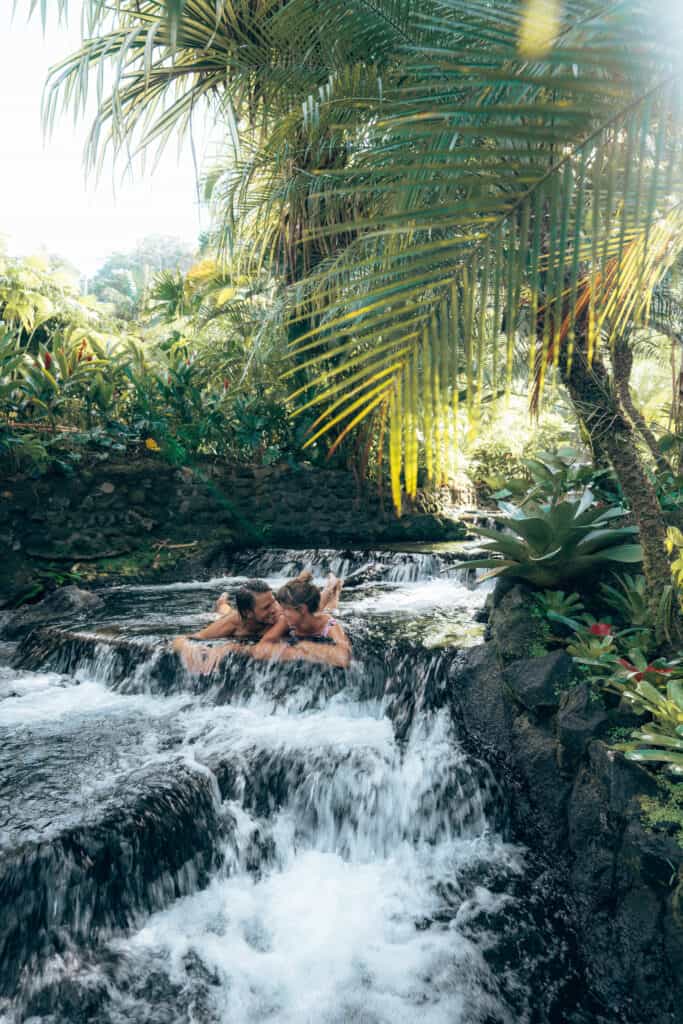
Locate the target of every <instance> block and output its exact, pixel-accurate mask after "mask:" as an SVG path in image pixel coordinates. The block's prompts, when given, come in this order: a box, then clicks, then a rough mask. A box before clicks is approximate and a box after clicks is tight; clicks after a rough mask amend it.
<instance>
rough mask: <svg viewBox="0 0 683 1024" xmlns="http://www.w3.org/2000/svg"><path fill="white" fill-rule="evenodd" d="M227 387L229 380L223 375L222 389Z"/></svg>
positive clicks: (225, 389)
mask: <svg viewBox="0 0 683 1024" xmlns="http://www.w3.org/2000/svg"><path fill="white" fill-rule="evenodd" d="M229 387H230V381H229V380H228V378H227V377H225V378H224V379H223V390H224V391H227V390H228V388H229Z"/></svg>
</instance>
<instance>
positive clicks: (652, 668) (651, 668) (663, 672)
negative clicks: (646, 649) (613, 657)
mask: <svg viewBox="0 0 683 1024" xmlns="http://www.w3.org/2000/svg"><path fill="white" fill-rule="evenodd" d="M617 661H618V663H619V664H620V665H621V667H622V668H625V669H626V670H627V672H633V673H634V676H633V678H634V680H635V682H636V683H639V682H640V681H641V679H643V678H644V677H645V676H646V675H647V673H648V672H654V673H655V674H656V675H660V676H668V675H670V673H671V672H673V669H672V668H657V666H656V665H646V666H645V668H644V669H642V670H641V671H640V672H639V671H638V670H637V668H636V666H635V665H632V664H631V662H630V661H627V660H626V658H617Z"/></svg>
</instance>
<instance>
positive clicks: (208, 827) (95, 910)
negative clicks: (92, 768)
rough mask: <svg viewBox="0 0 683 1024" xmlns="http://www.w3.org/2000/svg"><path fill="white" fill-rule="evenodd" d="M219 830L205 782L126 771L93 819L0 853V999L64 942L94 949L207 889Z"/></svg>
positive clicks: (168, 769)
mask: <svg viewBox="0 0 683 1024" xmlns="http://www.w3.org/2000/svg"><path fill="white" fill-rule="evenodd" d="M221 831H222V823H221V820H220V818H219V815H218V809H217V802H216V799H215V796H214V793H213V790H212V782H211V779H210V777H209V776H208V775H207V774H206V773H203V772H200V771H191V770H190V769H189V768H187V767H186V766H185V765H183V764H182V762H180V761H176V762H173V763H169V762H166V763H164V764H163V765H160V766H159V768H158V769H156V774H155V771H154V770H151V771H150V770H140V771H137V772H133V773H131V775H130V776H129V778H128V779H127V780H126V781H125V782H124V783H123V784H122V785H121V788H120V790H119V791H118V792H117V794H116V798H115V801H114V802H112V805H111V807H109V808H104V809H103V810H102V812H101V813H100V814H98V815H97V816H96V817H95V819H94V820H93V821H91V822H90V821H84V822H79V823H78V824H74V825H73V826H71V827H69V826H68V825H66V826H64V827H63V828H61V829H59V830H58V831H56V833H55V834H54V835H52V836H51V837H49V838H42V839H36V840H31V841H27V842H20V843H19V844H18V845H9V846H6V847H5V848H4V849H2V850H0V904H1V905H2V917H1V922H0V963H1V964H2V970H1V971H0V992H1V993H2V994H4V995H8V996H12V995H13V993H14V991H15V989H16V987H17V985H18V984H19V983H20V980H21V979H20V975H21V974H22V972H24V973H25V972H27V971H28V972H29V973H30V967H31V964H33V963H35V962H36V959H37V958H38V959H42V958H43V957H44V956H45V955H47V954H49V953H50V952H53V951H59V950H60V949H61V948H62V946H63V943H64V937H65V936H66V935H67V934H68V936H69V938H70V941H77V942H86V943H92V942H96V941H97V939H98V937H99V935H100V934H101V933H103V932H104V933H109V932H110V931H111V930H112V929H121V928H127V927H129V926H130V925H131V924H132V923H133V922H134V921H135V920H136V919H138V917H139V915H141V914H149V913H150V912H152V911H153V910H158V909H160V908H161V907H163V906H165V905H167V904H168V902H169V901H170V900H172V899H175V898H177V897H178V896H181V895H184V894H185V893H188V892H191V891H193V890H194V889H196V888H197V887H200V886H202V885H206V884H207V882H208V878H209V872H210V870H211V869H212V868H214V867H215V866H216V865H217V863H219V860H220V857H219V854H218V848H219V844H218V840H219V837H220V835H221Z"/></svg>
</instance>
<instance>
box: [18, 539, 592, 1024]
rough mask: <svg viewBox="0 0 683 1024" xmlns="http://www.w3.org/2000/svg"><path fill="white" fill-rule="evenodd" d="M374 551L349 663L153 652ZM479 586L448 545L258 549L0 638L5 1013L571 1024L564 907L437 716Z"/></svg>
mask: <svg viewBox="0 0 683 1024" xmlns="http://www.w3.org/2000/svg"><path fill="white" fill-rule="evenodd" d="M368 560H370V561H372V562H373V563H374V565H375V568H374V570H373V572H372V573H367V572H366V573H365V576H366V577H368V578H367V579H365V580H364V581H363V579H364V574H363V571H361V572H360V573H358V575H357V577H356V581H355V582H356V583H357V584H358V585H356V586H353V587H349V589H347V590H345V591H344V593H343V595H342V601H341V608H340V618H341V619H342V621H343V622H344V624H345V625H346V627H347V630H348V632H349V634H350V635H351V637H352V639H353V643H354V654H355V660H354V664H353V665H352V667H351V669H350V670H349V671H348V672H346V673H345V672H342V671H340V670H333V669H325V668H321V667H314V666H308V665H292V664H289V665H281V666H268V665H263V664H256V663H250V662H247V661H245V660H243V659H240V658H233V659H229V660H228V662H226V664H225V665H224V666H223V667H222V669H221V670H220V671H219V672H218V673H217V674H216V676H215V677H197V676H188V675H187V674H186V673H185V672H184V671H183V670H182V669H181V668H180V667H179V665H178V664H177V661H176V659H175V657H174V656H173V655H171V654H169V653H168V644H167V639H168V637H169V636H170V635H173V634H174V633H178V632H189V631H191V630H194V629H196V628H197V627H198V626H199V625H200V624H201V623H203V622H206V621H207V620H208V617H209V612H210V608H211V604H212V602H213V600H214V599H215V596H216V594H217V593H218V592H220V591H221V590H223V589H228V590H230V588H231V587H232V586H233V585H234V584H235V583H236V582H237V580H238V578H240V577H242V576H244V575H264V576H268V578H269V579H271V580H272V581H273V583H274V584H276V583H277V582H278V581H279V580H280V579H284V578H286V577H287V576H288V575H290V574H292V573H294V572H297V571H299V569H301V568H302V566H303V564H306V563H308V564H312V565H313V567H314V569H315V571H316V572H318V573H323V572H324V571H327V570H328V569H333V570H336V571H338V572H340V573H344V574H348V573H353V572H354V571H358V570H362V569H363V566H364V563H366V562H367V561H368ZM370 577H371V578H370ZM359 580H360V581H361V582H359ZM351 582H352V583H353V582H354V580H353V577H352V580H351ZM470 583H471V581H470ZM483 596H484V595H483V593H482V592H481V591H479V590H474V589H473V588H472V586H471V585H470V584H468V581H467V579H466V577H465V576H464V575H463V574H461V573H460V574H458V573H456V572H455V571H454V570H453V568H452V558H451V557H450V556H449V555H447V554H444V555H428V556H420V555H418V554H414V553H408V554H405V553H404V554H400V553H379V554H373V555H372V556H368V555H361V554H358V553H353V552H347V553H343V554H337V553H335V552H320V553H316V552H304V553H296V552H266V553H265V554H261V555H254V556H243V557H242V558H241V559H240V560H239V562H237V563H236V564H235V565H234V566H233V567H232V570H231V574H229V575H226V576H224V577H221V578H220V579H215V580H209V581H203V582H196V581H195V582H186V583H178V584H173V585H169V586H156V587H153V586H146V587H134V586H131V587H119V588H112V589H111V590H110V591H109V592H107V593H106V594H105V604H104V607H103V608H102V610H101V611H99V612H98V613H97V615H96V616H92V615H91V616H90V618H89V619H88V620H87V621H72V622H64V623H58V624H56V625H55V626H52V627H50V628H48V629H42V630H40V629H39V630H36V631H35V632H34V633H33V634H32V635H31V636H29V637H28V638H27V639H26V640H24V641H23V642H22V643H21V645H19V647H18V648H17V649H12V648H11V646H9V645H5V647H4V648H3V651H2V657H4V659H5V664H4V665H0V738H1V739H2V743H3V751H4V755H5V756H4V758H3V760H4V764H5V767H4V769H3V774H2V777H1V779H0V796H1V797H2V805H1V806H2V810H1V811H0V896H1V897H2V908H3V909H2V915H3V918H2V922H1V923H0V964H1V967H0V1021H2V1022H3V1024H19V1022H22V1024H39V1022H40V1024H81V1022H82V1024H155V1022H159V1024H161V1022H163V1024H176V1022H177V1024H181V1022H182V1024H252V1022H253V1024H257V1022H258V1024H260V1022H273V1024H347V1022H348V1024H389V1022H390V1024H404V1022H405V1024H414V1022H416V1021H418V1020H419V1021H421V1022H424V1024H459V1022H462V1024H508V1022H510V1024H512V1022H515V1024H518V1022H529V1024H532V1022H533V1021H539V1022H540V1021H546V1020H548V1021H550V1020H555V1021H558V1022H559V1021H564V1020H568V1019H569V1017H568V1016H566V1015H565V1014H566V1013H568V1012H569V1011H568V1010H567V1007H568V1003H567V996H566V992H565V988H566V983H567V979H568V978H569V977H570V976H571V973H572V971H573V969H574V968H573V965H572V961H571V949H570V945H571V943H570V941H569V939H568V937H567V936H568V935H569V933H568V932H566V934H565V932H563V928H564V924H563V923H562V908H561V907H560V906H559V905H558V906H555V905H554V903H553V897H552V895H550V896H549V894H548V892H547V891H545V890H543V885H542V882H541V881H539V874H538V870H537V869H532V868H531V867H530V857H529V854H528V852H527V851H526V850H524V849H523V848H521V847H519V846H517V845H514V844H513V843H511V842H510V841H509V837H508V829H507V817H506V797H505V791H504V786H503V785H502V783H501V780H498V779H496V778H495V777H494V773H493V772H492V771H491V770H490V768H489V767H488V766H487V765H486V764H485V763H484V762H483V761H481V760H479V759H478V758H476V757H473V756H472V755H471V754H467V753H465V751H464V750H463V748H462V747H461V745H460V742H459V739H458V731H457V725H456V723H455V721H454V719H453V715H452V710H451V701H450V697H451V694H450V692H449V666H450V665H451V664H452V661H453V659H454V658H455V657H457V653H456V648H457V647H458V646H460V647H462V646H463V645H465V644H469V643H472V642H476V640H477V639H478V638H479V637H480V635H481V628H482V627H480V626H478V625H477V624H476V623H475V620H474V613H475V611H476V610H477V608H478V607H479V606H480V605H481V603H482V601H483ZM11 666H14V667H11ZM571 1019H572V1020H573V1019H576V1020H578V1019H579V1018H578V1017H576V1018H574V1017H572V1018H571ZM580 1019H581V1020H583V1019H584V1018H583V1017H581V1018H580Z"/></svg>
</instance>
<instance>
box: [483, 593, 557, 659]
mask: <svg viewBox="0 0 683 1024" xmlns="http://www.w3.org/2000/svg"><path fill="white" fill-rule="evenodd" d="M492 604H493V608H494V609H495V612H496V614H495V615H492V616H491V619H490V634H491V639H492V641H493V643H494V644H495V647H496V651H497V652H498V656H499V657H500V658H501V659H502V660H503V661H504V662H508V661H517V660H518V659H519V658H524V657H528V656H529V655H530V654H532V653H533V652H534V645H539V646H540V647H541V648H542V647H544V646H545V634H544V623H543V620H541V619H540V618H537V617H536V616H535V615H534V611H535V602H534V600H533V597H532V595H531V591H529V590H528V589H527V588H526V587H523V586H521V585H520V584H511V583H510V581H508V580H503V581H500V582H499V584H498V585H497V586H496V590H495V591H494V596H493V600H492Z"/></svg>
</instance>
